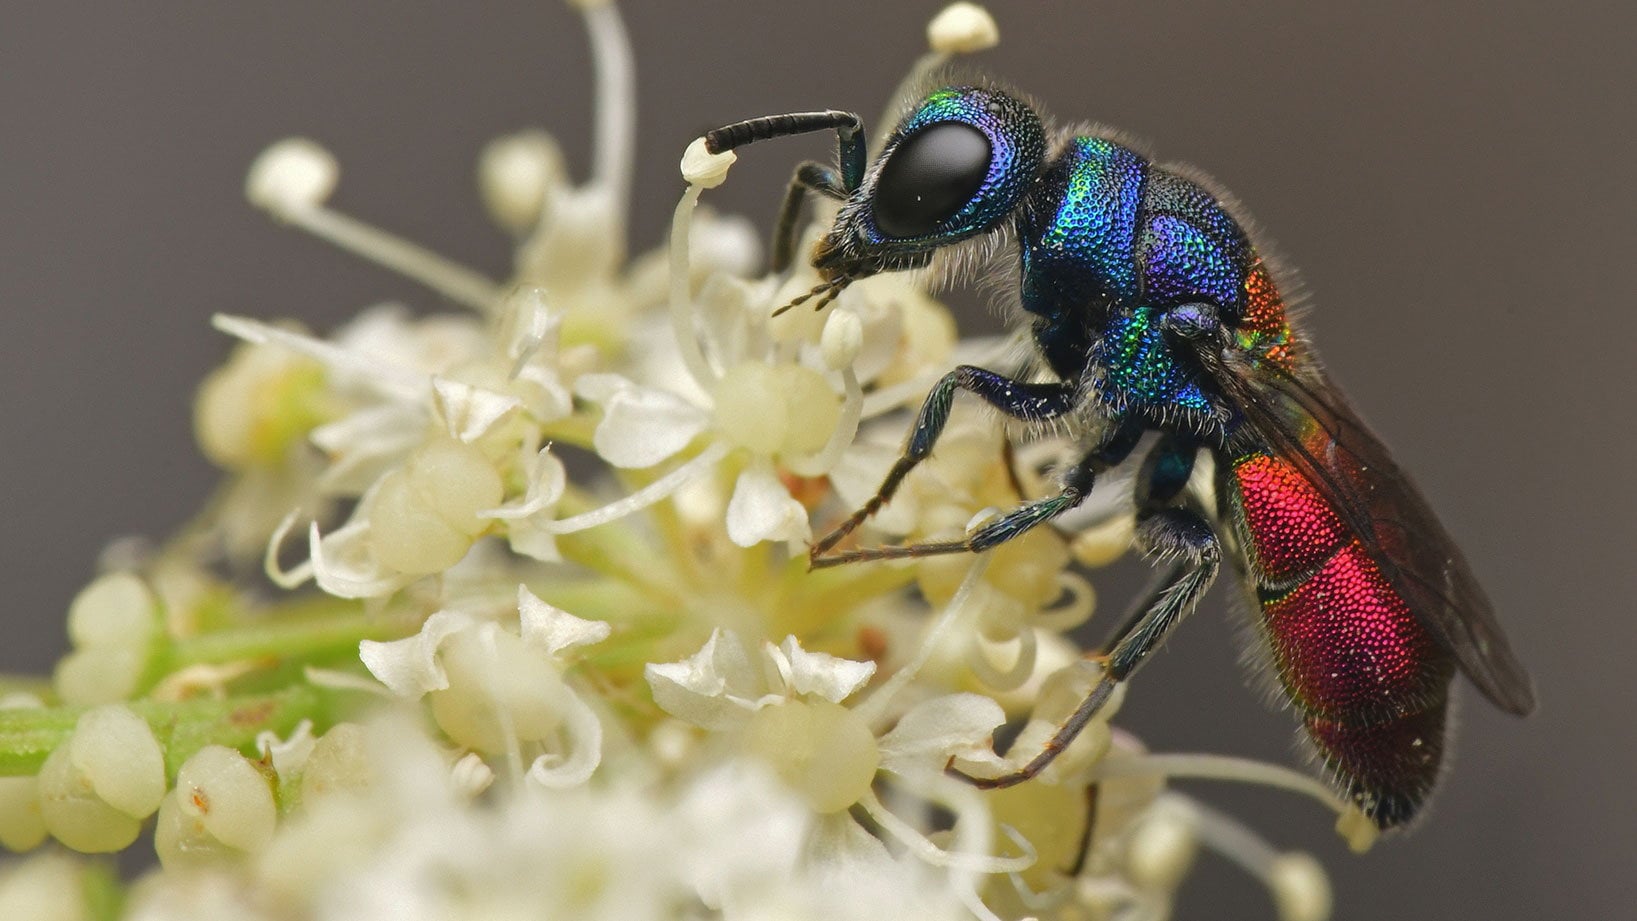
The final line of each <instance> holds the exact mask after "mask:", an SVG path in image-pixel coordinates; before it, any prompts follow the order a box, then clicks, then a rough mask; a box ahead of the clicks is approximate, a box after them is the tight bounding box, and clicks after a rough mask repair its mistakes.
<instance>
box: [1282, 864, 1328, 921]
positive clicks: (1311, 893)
mask: <svg viewBox="0 0 1637 921" xmlns="http://www.w3.org/2000/svg"><path fill="white" fill-rule="evenodd" d="M1268 888H1270V889H1272V890H1273V903H1274V904H1275V905H1277V906H1278V908H1279V921H1326V919H1327V918H1329V917H1330V908H1331V895H1330V879H1329V877H1327V876H1326V875H1325V872H1324V867H1323V866H1321V865H1320V864H1319V862H1318V861H1317V860H1315V859H1313V857H1312V855H1310V854H1303V853H1300V852H1291V853H1287V854H1280V855H1279V856H1278V857H1276V858H1274V860H1273V865H1272V866H1270V867H1268Z"/></svg>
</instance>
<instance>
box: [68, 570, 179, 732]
mask: <svg viewBox="0 0 1637 921" xmlns="http://www.w3.org/2000/svg"><path fill="white" fill-rule="evenodd" d="M160 630H161V622H160V614H159V602H158V600H157V599H156V598H154V595H153V593H152V592H151V591H149V590H148V586H147V585H146V584H144V583H143V581H142V580H141V579H139V578H137V577H136V576H134V575H132V574H131V573H128V572H120V573H112V574H110V575H106V576H103V577H101V578H99V579H97V580H96V581H94V582H92V583H91V584H90V585H88V586H86V587H85V588H84V589H82V590H81V591H80V593H79V594H78V595H76V596H75V597H74V600H73V601H72V602H71V603H70V604H69V607H68V636H69V638H70V639H71V640H73V642H74V647H75V651H74V652H73V653H70V654H69V655H68V656H67V657H65V658H64V659H63V660H62V661H61V662H60V663H58V665H57V671H56V674H55V676H54V683H55V685H56V688H57V694H58V696H60V697H61V698H62V699H63V701H64V702H65V703H68V704H73V705H78V706H93V705H96V704H105V703H113V702H115V701H119V700H126V699H128V698H129V697H131V695H132V694H134V693H135V692H136V687H137V684H138V683H139V682H140V681H141V679H142V674H143V671H144V670H145V669H146V668H147V665H148V659H149V657H150V655H151V654H152V650H153V645H154V641H155V639H156V638H157V637H158V635H159V632H160Z"/></svg>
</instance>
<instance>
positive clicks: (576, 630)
mask: <svg viewBox="0 0 1637 921" xmlns="http://www.w3.org/2000/svg"><path fill="white" fill-rule="evenodd" d="M517 616H518V619H519V621H520V622H521V624H522V633H523V642H525V643H528V644H529V645H531V646H535V647H537V648H540V649H544V650H545V651H546V652H548V653H550V654H551V655H553V656H556V655H557V654H558V653H560V652H562V651H563V650H565V649H572V648H573V647H575V646H588V645H590V644H592V643H600V642H602V641H603V640H606V639H608V635H609V634H610V633H612V632H613V630H614V628H613V627H611V626H609V625H608V624H607V623H604V622H603V621H600V620H581V619H580V618H578V617H575V616H574V615H573V614H570V613H568V612H567V611H564V610H562V609H561V608H556V607H553V606H551V605H549V604H547V603H546V602H544V601H541V600H540V598H539V597H538V596H536V595H535V594H534V593H533V592H531V591H529V590H528V587H527V586H524V585H519V586H518V587H517Z"/></svg>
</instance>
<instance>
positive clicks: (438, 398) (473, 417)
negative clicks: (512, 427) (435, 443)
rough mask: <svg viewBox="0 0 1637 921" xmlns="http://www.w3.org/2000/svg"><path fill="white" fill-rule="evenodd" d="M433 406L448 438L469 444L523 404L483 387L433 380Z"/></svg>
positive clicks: (511, 397) (439, 379)
mask: <svg viewBox="0 0 1637 921" xmlns="http://www.w3.org/2000/svg"><path fill="white" fill-rule="evenodd" d="M432 405H433V407H434V408H436V409H437V411H438V415H439V416H441V417H442V418H443V422H444V425H445V426H446V427H447V429H448V431H449V436H450V437H451V438H458V439H460V440H461V441H463V442H466V443H467V444H471V443H472V442H474V441H477V440H478V439H479V438H482V437H483V436H484V434H486V433H487V432H488V431H489V430H490V429H491V428H494V427H495V425H497V424H498V423H499V422H500V421H501V420H502V419H505V418H506V417H507V416H509V415H511V414H512V413H513V412H515V411H516V410H517V409H518V408H519V407H520V406H522V405H523V403H522V401H520V400H518V399H517V398H516V397H514V396H510V395H509V394H504V393H496V392H495V391H493V390H487V389H485V388H483V387H474V386H472V385H471V384H466V383H462V382H461V381H453V380H449V379H448V378H443V377H434V378H432Z"/></svg>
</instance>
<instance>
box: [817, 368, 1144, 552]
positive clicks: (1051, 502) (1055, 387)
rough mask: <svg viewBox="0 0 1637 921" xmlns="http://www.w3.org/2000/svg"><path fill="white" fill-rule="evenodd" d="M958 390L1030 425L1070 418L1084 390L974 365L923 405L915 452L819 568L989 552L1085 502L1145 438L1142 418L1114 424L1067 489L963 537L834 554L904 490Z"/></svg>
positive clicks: (827, 540) (828, 541) (820, 546)
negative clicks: (1003, 374) (906, 479)
mask: <svg viewBox="0 0 1637 921" xmlns="http://www.w3.org/2000/svg"><path fill="white" fill-rule="evenodd" d="M957 388H959V389H964V390H969V391H971V392H973V393H976V394H978V395H979V396H982V397H983V398H984V399H986V400H988V401H989V403H990V405H992V406H995V407H996V408H998V409H1000V410H1002V411H1003V412H1005V413H1007V414H1008V415H1010V416H1012V417H1013V418H1017V419H1023V420H1025V421H1028V422H1040V421H1044V420H1047V419H1051V418H1053V417H1055V416H1059V415H1062V414H1063V413H1066V412H1068V411H1069V410H1071V409H1073V408H1074V407H1075V405H1076V401H1077V399H1078V390H1077V389H1075V388H1074V387H1072V386H1070V385H1068V384H1020V383H1018V382H1017V381H1013V380H1010V379H1008V378H1005V377H1001V376H1000V375H998V374H995V373H993V372H990V371H984V370H982V369H981V368H972V367H968V366H962V367H960V368H957V369H956V370H954V371H952V372H950V373H949V374H948V375H946V376H945V377H944V379H943V380H942V381H940V382H939V384H938V386H937V387H936V388H934V389H933V391H932V394H931V396H929V397H927V401H926V403H925V404H923V405H922V406H921V416H920V419H919V420H918V421H917V422H916V425H915V429H914V430H913V431H912V432H911V433H910V440H909V447H908V449H907V450H906V451H905V452H904V455H903V456H902V457H900V458H899V459H898V462H897V463H896V464H894V465H893V468H892V470H891V471H890V472H888V474H887V478H886V480H885V481H883V482H882V484H881V488H880V489H879V490H878V491H877V492H876V494H875V495H874V496H873V497H871V498H870V500H869V501H868V502H866V503H864V507H863V508H860V509H859V510H858V511H857V512H854V513H853V516H852V517H851V518H849V519H847V520H846V521H844V522H842V524H841V526H840V527H838V528H836V529H835V530H834V531H832V532H830V533H829V534H828V535H826V536H825V537H824V539H823V540H821V541H819V542H818V543H817V544H815V545H814V546H813V551H812V554H811V557H810V558H811V560H812V565H813V567H814V568H815V569H817V568H822V567H826V566H839V565H841V564H842V563H856V562H865V561H869V560H889V559H899V558H902V557H918V556H935V555H938V554H945V553H982V552H983V551H985V550H989V549H991V548H993V547H996V546H999V545H1000V544H1003V543H1005V542H1007V541H1009V540H1011V539H1012V538H1014V537H1017V536H1019V535H1021V534H1023V533H1024V532H1025V531H1028V530H1029V529H1030V528H1033V527H1035V526H1036V525H1039V524H1042V523H1044V522H1047V521H1050V520H1052V519H1053V518H1056V517H1057V516H1058V515H1061V514H1063V513H1064V512H1066V511H1068V510H1069V509H1072V508H1074V507H1075V506H1077V505H1079V504H1080V503H1081V502H1082V501H1084V500H1085V497H1086V496H1087V495H1088V494H1090V492H1091V488H1092V486H1093V484H1094V483H1095V482H1096V479H1097V475H1098V474H1100V473H1102V472H1103V471H1104V470H1107V469H1108V468H1110V467H1112V466H1114V465H1116V464H1118V463H1120V462H1121V461H1123V460H1125V458H1126V457H1127V456H1129V455H1130V453H1131V451H1132V449H1133V448H1135V447H1136V446H1137V442H1138V441H1139V440H1141V438H1142V431H1143V430H1142V426H1141V425H1140V424H1139V423H1138V422H1137V421H1136V420H1135V419H1128V420H1122V421H1118V422H1115V423H1114V424H1111V425H1110V426H1109V427H1108V429H1107V431H1106V433H1105V434H1104V436H1103V439H1102V441H1100V442H1099V443H1098V445H1097V446H1096V447H1095V448H1093V449H1092V450H1091V451H1089V452H1087V453H1086V455H1085V456H1084V457H1082V458H1080V460H1079V461H1077V462H1076V463H1075V464H1074V466H1072V467H1070V468H1069V470H1068V472H1067V473H1066V474H1065V475H1064V476H1063V481H1062V486H1061V488H1060V489H1059V490H1058V492H1057V493H1056V494H1055V495H1051V496H1047V497H1046V498H1044V499H1039V500H1036V501H1034V502H1030V503H1028V504H1026V505H1022V506H1019V507H1017V508H1015V509H1013V510H1012V511H1010V512H1008V513H1006V514H1005V515H1002V516H1001V517H999V518H997V519H995V520H993V521H991V522H989V523H988V524H986V525H984V526H983V527H981V528H979V529H978V530H977V531H975V532H973V533H972V534H970V535H968V536H967V537H966V538H965V539H963V540H955V541H933V542H928V543H922V544H906V545H904V546H898V547H866V548H864V549H860V550H849V551H845V552H842V553H829V552H828V551H829V550H830V548H831V547H834V546H835V545H836V543H837V542H839V541H840V540H841V539H842V538H843V537H845V536H847V534H849V533H851V532H852V530H853V529H854V528H856V527H858V526H859V525H860V524H862V523H863V522H864V521H865V520H866V519H868V518H869V517H870V516H871V515H874V514H875V513H876V512H877V511H878V510H879V509H880V508H881V506H882V505H884V504H886V502H887V500H889V499H891V498H892V495H893V493H894V492H896V491H897V489H898V485H899V483H901V482H902V481H903V479H904V477H905V475H907V474H908V473H909V472H910V471H911V470H912V469H914V468H915V465H916V464H919V463H920V462H921V461H922V460H924V459H926V457H927V455H929V454H930V453H931V452H932V446H933V443H934V442H935V441H936V440H937V437H938V435H939V433H941V432H942V431H943V427H944V423H945V422H946V421H947V420H948V418H949V409H950V404H951V402H952V401H953V399H954V392H955V390H956V389H957Z"/></svg>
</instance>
